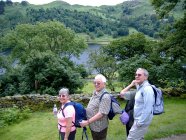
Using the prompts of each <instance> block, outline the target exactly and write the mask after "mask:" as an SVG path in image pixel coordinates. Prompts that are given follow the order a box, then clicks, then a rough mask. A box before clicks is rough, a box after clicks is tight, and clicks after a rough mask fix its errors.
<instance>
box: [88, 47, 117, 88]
mask: <svg viewBox="0 0 186 140" xmlns="http://www.w3.org/2000/svg"><path fill="white" fill-rule="evenodd" d="M89 63H90V65H91V66H92V67H93V68H94V69H96V71H97V72H98V73H101V74H103V75H104V76H105V77H106V78H107V80H108V87H109V88H110V89H111V91H115V87H114V85H113V82H112V81H113V80H114V79H115V78H116V71H117V69H118V68H117V64H116V60H115V59H114V58H113V57H110V56H108V55H106V54H105V53H104V51H103V50H101V49H100V50H99V51H98V52H92V53H91V54H90V57H89Z"/></svg>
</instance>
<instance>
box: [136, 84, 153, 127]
mask: <svg viewBox="0 0 186 140" xmlns="http://www.w3.org/2000/svg"><path fill="white" fill-rule="evenodd" d="M154 102H155V97H154V91H153V89H152V87H151V86H150V84H149V82H148V81H144V82H143V83H142V84H141V85H140V86H138V87H137V92H136V95H135V105H134V120H135V121H137V125H138V126H142V125H149V124H150V123H151V121H152V118H153V105H154Z"/></svg>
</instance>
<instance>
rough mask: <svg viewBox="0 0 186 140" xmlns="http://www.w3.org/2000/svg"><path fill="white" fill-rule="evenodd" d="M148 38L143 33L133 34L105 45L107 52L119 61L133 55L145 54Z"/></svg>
mask: <svg viewBox="0 0 186 140" xmlns="http://www.w3.org/2000/svg"><path fill="white" fill-rule="evenodd" d="M146 43H147V40H146V38H145V36H144V35H143V34H141V33H138V34H132V35H130V36H127V37H125V38H124V37H123V38H120V39H117V40H115V41H113V42H111V43H110V44H109V45H108V46H106V47H104V51H105V53H106V54H108V55H110V56H112V57H114V58H116V59H117V60H118V61H121V60H125V59H128V58H131V57H133V56H134V55H136V54H139V55H141V54H143V55H146V54H145V46H146Z"/></svg>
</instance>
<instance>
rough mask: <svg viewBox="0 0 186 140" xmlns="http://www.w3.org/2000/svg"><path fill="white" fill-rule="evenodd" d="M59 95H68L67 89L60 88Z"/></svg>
mask: <svg viewBox="0 0 186 140" xmlns="http://www.w3.org/2000/svg"><path fill="white" fill-rule="evenodd" d="M61 94H67V95H69V89H68V88H62V89H60V90H59V95H61Z"/></svg>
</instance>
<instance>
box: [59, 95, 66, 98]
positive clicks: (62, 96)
mask: <svg viewBox="0 0 186 140" xmlns="http://www.w3.org/2000/svg"><path fill="white" fill-rule="evenodd" d="M58 97H61V98H64V97H66V95H64V94H62V95H58Z"/></svg>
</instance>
